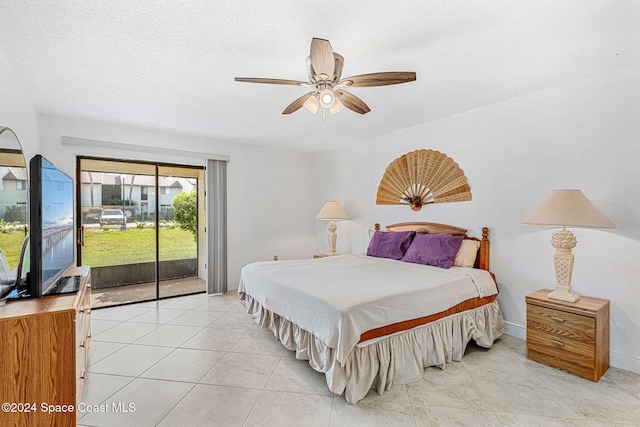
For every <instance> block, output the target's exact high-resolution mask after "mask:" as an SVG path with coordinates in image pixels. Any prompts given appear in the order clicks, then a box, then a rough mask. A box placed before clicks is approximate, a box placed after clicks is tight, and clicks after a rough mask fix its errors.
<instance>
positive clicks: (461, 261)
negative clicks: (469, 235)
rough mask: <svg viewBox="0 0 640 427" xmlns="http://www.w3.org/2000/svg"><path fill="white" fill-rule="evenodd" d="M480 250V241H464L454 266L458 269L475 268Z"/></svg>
mask: <svg viewBox="0 0 640 427" xmlns="http://www.w3.org/2000/svg"><path fill="white" fill-rule="evenodd" d="M478 249H480V242H479V241H478V240H468V239H465V240H463V241H462V244H461V245H460V249H458V253H457V255H456V260H455V261H454V263H453V265H454V266H456V267H473V265H474V264H475V263H476V255H477V254H478Z"/></svg>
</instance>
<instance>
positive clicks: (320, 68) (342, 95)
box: [235, 38, 416, 114]
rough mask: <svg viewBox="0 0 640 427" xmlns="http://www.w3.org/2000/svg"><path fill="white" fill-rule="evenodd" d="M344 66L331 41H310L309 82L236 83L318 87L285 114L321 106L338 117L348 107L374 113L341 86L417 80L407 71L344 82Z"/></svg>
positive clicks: (239, 79) (254, 80)
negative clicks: (342, 76)
mask: <svg viewBox="0 0 640 427" xmlns="http://www.w3.org/2000/svg"><path fill="white" fill-rule="evenodd" d="M343 65H344V58H343V57H342V56H341V55H340V54H338V53H335V52H334V51H333V49H331V44H330V43H329V41H328V40H324V39H317V38H314V39H312V40H311V52H310V55H309V56H308V57H307V71H308V73H309V82H302V81H297V80H282V79H269V78H253V77H236V78H235V80H236V81H237V82H249V83H267V84H276V85H295V86H304V87H315V90H312V91H311V92H309V93H306V94H304V95H302V96H301V97H300V98H298V99H296V100H295V101H293V102H292V103H291V104H290V105H289V106H288V107H287V108H285V110H284V111H283V112H282V114H291V113H293V112H294V111H297V110H298V109H299V108H300V107H305V108H306V109H307V110H309V111H311V112H312V113H314V114H315V112H316V111H318V107H322V108H323V113H325V112H326V110H329V112H330V113H331V114H336V113H337V112H339V111H341V110H342V109H343V108H344V107H347V108H348V109H349V110H351V111H355V112H356V113H360V114H366V113H368V112H369V111H371V110H370V109H369V107H368V106H367V104H365V103H364V101H362V100H361V99H360V98H358V97H357V96H355V95H353V94H351V93H349V92H347V91H345V90H342V89H340V88H341V87H372V86H387V85H395V84H400V83H407V82H412V81H414V80H415V79H416V73H414V72H406V71H393V72H383V73H370V74H360V75H358V76H352V77H347V78H344V79H341V78H340V77H341V74H342V66H343Z"/></svg>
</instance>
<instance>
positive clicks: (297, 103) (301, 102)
mask: <svg viewBox="0 0 640 427" xmlns="http://www.w3.org/2000/svg"><path fill="white" fill-rule="evenodd" d="M315 93H316V92H315V91H311V92H309V93H305V94H304V95H302V96H301V97H300V98H298V99H296V100H295V101H293V102H292V103H291V104H289V106H288V107H287V108H285V109H284V111H283V112H282V114H291V113H293V112H294V111H298V110H299V109H300V107H302V106H303V105H304V103H305V101H306V100H307V99H308V98H310V97H312V96H313V95H314V94H315Z"/></svg>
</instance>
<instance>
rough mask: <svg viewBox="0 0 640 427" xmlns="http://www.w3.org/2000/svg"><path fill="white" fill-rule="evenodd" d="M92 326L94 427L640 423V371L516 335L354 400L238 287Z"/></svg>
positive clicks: (89, 387)
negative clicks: (566, 358)
mask: <svg viewBox="0 0 640 427" xmlns="http://www.w3.org/2000/svg"><path fill="white" fill-rule="evenodd" d="M92 331H93V339H92V344H91V358H90V366H89V372H88V374H87V381H86V385H85V392H84V395H83V403H84V408H83V409H84V412H83V414H84V415H82V418H81V419H80V425H83V426H118V427H125V426H136V427H139V426H155V425H160V426H174V425H175V426H378V425H379V426H414V427H418V426H452V425H455V426H502V425H503V426H561V425H562V426H565V425H567V426H616V425H620V426H622V425H627V426H628V425H640V376H638V375H635V374H632V373H629V372H625V371H621V370H618V369H614V368H611V369H609V371H608V372H607V373H606V375H605V376H604V377H603V378H602V379H601V380H600V382H599V383H597V384H594V383H591V382H589V381H586V380H583V379H580V378H576V377H573V376H571V375H569V374H565V373H563V372H561V371H557V370H554V369H551V368H548V367H546V366H543V365H540V364H537V363H535V362H531V361H528V360H527V359H526V358H525V356H524V341H522V340H520V339H517V338H513V337H509V336H503V337H502V338H501V339H500V340H499V341H498V342H496V344H495V345H494V347H493V348H492V349H490V350H485V349H481V348H478V347H476V346H474V345H470V347H469V348H468V350H467V354H466V355H465V357H464V359H463V361H462V362H454V363H451V364H450V365H448V366H447V368H446V370H444V371H442V370H440V369H438V368H429V369H427V370H426V371H425V374H424V378H423V380H422V382H420V383H417V384H410V385H405V386H396V387H395V388H393V389H392V390H391V391H389V392H387V393H385V394H384V395H383V396H378V395H377V394H376V393H375V392H372V393H370V394H369V396H367V397H366V398H365V399H363V400H362V401H360V402H359V403H358V404H357V405H349V404H347V403H346V402H345V400H344V397H342V396H334V395H332V394H331V393H330V392H329V390H328V389H327V386H326V383H325V381H324V376H323V375H322V374H319V373H317V372H315V371H314V370H313V369H311V367H310V366H309V365H308V364H307V362H305V361H298V360H296V359H295V357H293V356H294V354H293V352H289V351H287V350H285V349H284V347H282V346H281V345H280V344H279V343H277V342H276V341H275V339H274V338H273V335H272V334H271V333H270V332H268V331H264V330H261V329H260V328H259V327H258V326H256V325H255V324H254V323H253V321H252V319H251V317H250V316H249V315H248V314H246V313H244V311H243V307H242V306H241V305H240V304H239V303H238V299H237V295H236V294H235V293H234V292H230V293H228V294H226V295H219V296H207V295H204V294H198V295H191V296H186V297H179V298H173V299H167V300H162V301H159V302H146V303H139V304H133V305H126V306H121V307H111V308H104V309H98V310H93V312H92ZM118 408H119V410H117V409H118ZM125 410H126V411H125Z"/></svg>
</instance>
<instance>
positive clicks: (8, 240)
mask: <svg viewBox="0 0 640 427" xmlns="http://www.w3.org/2000/svg"><path fill="white" fill-rule="evenodd" d="M23 240H24V232H22V231H20V232H17V233H0V249H2V253H3V254H4V256H5V258H6V259H7V265H8V266H9V268H13V267H15V266H16V265H18V257H19V256H20V248H21V247H22V241H23Z"/></svg>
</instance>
